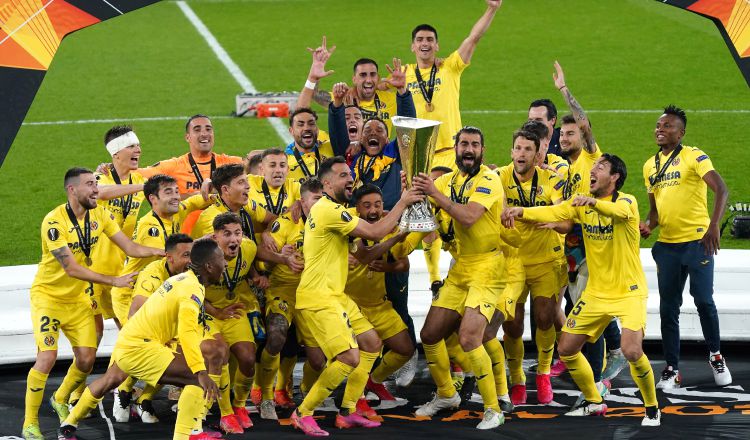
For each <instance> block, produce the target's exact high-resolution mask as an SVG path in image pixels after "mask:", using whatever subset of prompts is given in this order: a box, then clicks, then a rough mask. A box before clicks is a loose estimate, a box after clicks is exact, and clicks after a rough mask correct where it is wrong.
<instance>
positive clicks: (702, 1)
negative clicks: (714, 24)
mask: <svg viewBox="0 0 750 440" xmlns="http://www.w3.org/2000/svg"><path fill="white" fill-rule="evenodd" d="M688 10H690V11H693V12H697V13H699V14H703V15H708V16H710V17H714V18H716V19H718V20H719V21H721V23H722V24H723V25H724V29H726V31H727V34H728V35H729V39H730V40H732V44H733V45H734V48H735V50H737V53H738V54H739V55H740V57H742V58H746V57H750V1H748V0H698V1H697V2H695V3H693V4H692V5H690V6H689V7H688Z"/></svg>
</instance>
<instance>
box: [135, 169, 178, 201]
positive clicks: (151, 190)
mask: <svg viewBox="0 0 750 440" xmlns="http://www.w3.org/2000/svg"><path fill="white" fill-rule="evenodd" d="M175 183H177V180H175V178H174V177H172V176H167V175H166V174H156V175H153V176H151V177H149V179H148V180H147V181H146V183H144V184H143V195H144V196H146V201H147V202H148V204H149V205H150V204H151V201H150V200H149V199H148V197H149V196H151V195H154V196H156V197H157V198H159V189H161V187H162V185H172V184H175Z"/></svg>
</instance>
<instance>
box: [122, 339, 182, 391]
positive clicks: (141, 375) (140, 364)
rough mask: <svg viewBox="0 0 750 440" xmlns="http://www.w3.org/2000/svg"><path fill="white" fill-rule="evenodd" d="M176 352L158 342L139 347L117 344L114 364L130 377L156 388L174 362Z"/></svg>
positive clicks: (149, 342)
mask: <svg viewBox="0 0 750 440" xmlns="http://www.w3.org/2000/svg"><path fill="white" fill-rule="evenodd" d="M174 357H175V353H174V351H173V350H172V349H171V348H169V347H167V346H166V345H164V344H160V343H159V342H157V341H148V342H146V341H144V342H142V343H140V344H137V345H125V344H120V343H117V344H115V348H114V350H113V351H112V362H115V363H117V366H118V367H120V369H121V370H122V371H124V372H125V373H127V374H128V375H130V376H132V377H135V378H138V379H141V380H142V381H144V382H146V383H147V384H149V385H151V386H156V385H157V383H158V382H159V379H161V377H162V376H163V375H164V372H165V371H166V370H167V367H169V364H171V363H172V361H173V360H174Z"/></svg>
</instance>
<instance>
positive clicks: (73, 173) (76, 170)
mask: <svg viewBox="0 0 750 440" xmlns="http://www.w3.org/2000/svg"><path fill="white" fill-rule="evenodd" d="M83 174H93V172H92V171H91V170H90V169H88V168H83V167H73V168H71V169H69V170H68V171H66V172H65V178H64V179H63V188H65V189H66V190H67V189H68V185H70V184H71V183H72V182H71V181H72V180H73V179H78V178H79V177H80V176H81V175H83Z"/></svg>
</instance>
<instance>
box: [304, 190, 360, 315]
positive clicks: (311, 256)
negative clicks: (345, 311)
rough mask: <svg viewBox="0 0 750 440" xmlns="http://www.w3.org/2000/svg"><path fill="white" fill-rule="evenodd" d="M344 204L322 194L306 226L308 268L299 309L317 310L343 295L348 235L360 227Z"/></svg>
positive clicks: (357, 219)
mask: <svg viewBox="0 0 750 440" xmlns="http://www.w3.org/2000/svg"><path fill="white" fill-rule="evenodd" d="M359 221H360V220H359V217H357V216H356V215H352V214H351V212H349V211H348V210H347V209H346V208H345V207H344V205H342V204H340V203H338V202H336V201H334V200H333V199H331V198H330V197H329V196H328V195H327V194H324V195H323V198H321V199H320V200H319V201H318V202H316V203H315V205H313V207H312V208H311V209H310V216H309V217H308V218H307V222H306V223H305V233H304V234H305V238H304V248H305V269H304V270H303V271H302V277H301V278H300V283H299V287H298V288H297V305H296V307H297V309H314V308H316V307H319V306H320V305H322V304H327V303H329V302H330V301H337V299H336V298H337V297H338V296H340V295H343V294H344V287H345V286H346V276H347V273H348V272H349V268H348V261H349V260H348V258H349V237H348V235H349V233H350V232H352V231H353V230H354V228H356V227H357V224H359Z"/></svg>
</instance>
